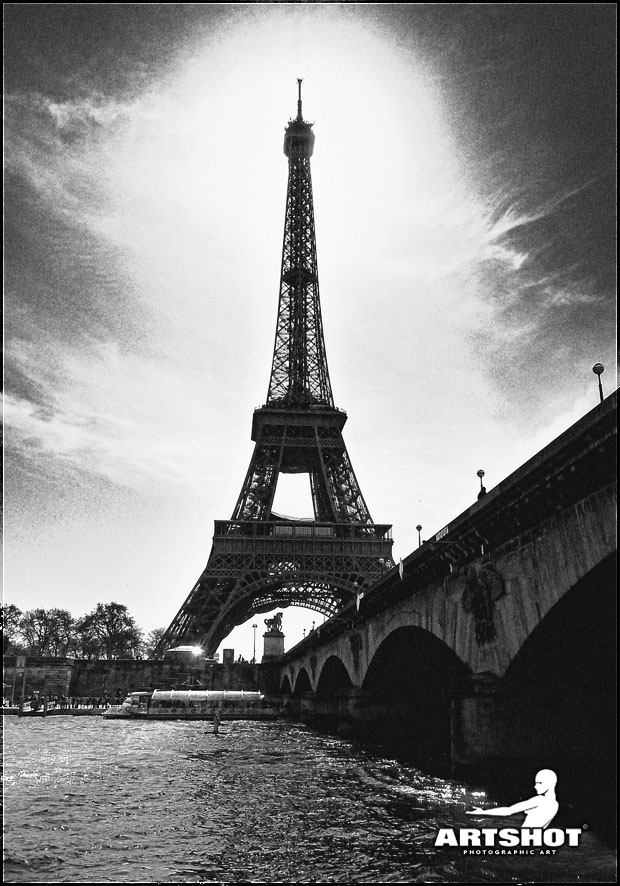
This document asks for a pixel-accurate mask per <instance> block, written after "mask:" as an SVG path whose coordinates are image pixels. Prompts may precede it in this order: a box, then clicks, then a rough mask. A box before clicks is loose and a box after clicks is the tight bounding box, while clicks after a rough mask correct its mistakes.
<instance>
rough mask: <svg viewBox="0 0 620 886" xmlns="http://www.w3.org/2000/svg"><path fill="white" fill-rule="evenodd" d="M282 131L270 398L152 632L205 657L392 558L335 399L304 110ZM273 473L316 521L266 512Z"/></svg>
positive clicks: (330, 609)
mask: <svg viewBox="0 0 620 886" xmlns="http://www.w3.org/2000/svg"><path fill="white" fill-rule="evenodd" d="M297 82H298V84H299V86H298V89H299V93H298V101H297V117H296V118H295V119H292V120H290V121H289V123H288V125H287V127H286V129H285V136H284V153H285V154H286V156H287V158H288V189H287V195H286V216H285V223H284V243H283V249H282V270H281V275H280V299H279V304H278V318H277V324H276V337H275V346H274V350H273V363H272V368H271V377H270V381H269V391H268V394H267V402H266V403H265V405H264V406H262V407H260V408H258V409H256V410H255V411H254V416H253V421H252V440H254V441H255V444H256V445H255V447H254V454H253V455H252V460H251V461H250V466H249V468H248V472H247V474H246V477H245V481H244V483H243V487H242V489H241V493H240V495H239V498H238V500H237V504H236V505H235V509H234V511H233V514H232V517H231V519H230V520H216V521H215V532H214V535H213V547H212V549H211V554H210V556H209V560H208V563H207V565H206V568H205V570H204V572H203V573H202V575H201V576H200V578H199V579H198V581H197V583H196V585H195V586H194V587H193V589H192V591H191V593H190V595H189V596H188V598H187V600H186V601H185V603H183V605H182V607H181V609H180V610H179V612H178V613H177V615H176V616H175V618H174V619H173V621H172V623H171V624H170V626H169V627H168V629H167V630H166V632H165V634H164V635H163V637H162V639H161V640H160V642H159V644H158V646H157V649H156V650H155V656H156V657H157V656H161V655H162V654H163V653H164V652H165V650H166V649H168V648H170V647H171V646H173V645H175V644H177V643H180V642H183V643H197V644H199V645H200V646H202V647H203V648H204V649H205V651H206V653H207V654H208V655H213V654H214V653H215V651H216V649H217V648H218V646H219V645H220V643H221V642H222V640H224V639H225V637H226V636H227V635H228V634H229V633H230V631H231V630H232V629H233V628H234V627H235V626H236V625H239V624H242V623H243V622H245V621H246V620H247V619H249V618H251V617H252V616H253V615H254V614H255V613H258V612H268V611H269V610H272V609H275V608H278V607H286V606H291V605H294V606H302V607H306V608H308V609H312V610H315V611H316V612H319V613H321V614H323V615H326V616H332V615H334V614H335V613H337V612H338V611H339V609H341V608H342V607H343V606H344V605H346V604H347V603H349V602H351V601H352V600H355V599H356V597H357V595H358V594H361V593H363V592H364V591H365V590H366V589H367V588H368V587H369V586H370V585H372V584H373V582H375V581H376V580H377V579H378V578H379V577H380V576H381V574H382V572H383V571H384V570H386V569H389V568H391V567H392V566H393V565H394V564H393V562H392V557H391V552H392V539H391V526H390V525H383V524H381V525H379V524H377V523H373V521H372V519H371V516H370V512H369V510H368V508H367V506H366V502H365V501H364V498H363V496H362V493H361V491H360V488H359V485H358V482H357V480H356V478H355V474H354V473H353V468H352V466H351V462H350V460H349V456H348V454H347V450H346V447H345V444H344V440H343V438H342V429H343V427H344V424H345V422H346V420H347V416H346V413H345V412H343V411H342V410H341V409H337V408H336V407H335V406H334V398H333V395H332V389H331V384H330V380H329V373H328V369H327V358H326V354H325V342H324V340H323V325H322V320H321V305H320V300H319V278H318V271H317V257H316V239H315V231H314V206H313V200H312V179H311V174H310V157H311V156H312V152H313V148H314V133H313V132H312V125H313V124H311V123H308V122H307V121H305V120H304V119H303V116H302V111H301V82H302V81H301V80H298V81H297ZM280 474H307V475H308V476H309V480H310V490H311V494H312V504H313V510H314V519H313V520H305V519H294V518H289V517H284V516H280V515H278V514H276V513H274V511H273V510H272V506H273V501H274V495H275V491H276V486H277V482H278V477H279V475H280Z"/></svg>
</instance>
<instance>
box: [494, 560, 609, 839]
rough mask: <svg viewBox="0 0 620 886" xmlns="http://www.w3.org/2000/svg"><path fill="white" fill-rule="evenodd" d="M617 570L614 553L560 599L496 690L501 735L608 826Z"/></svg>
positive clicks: (569, 797)
mask: <svg viewBox="0 0 620 886" xmlns="http://www.w3.org/2000/svg"><path fill="white" fill-rule="evenodd" d="M616 570H617V555H616V554H615V553H614V554H611V555H609V556H608V557H606V558H605V559H604V560H603V561H602V562H600V563H599V564H598V565H596V566H595V567H594V568H592V569H591V570H590V571H589V572H588V573H587V574H586V575H584V576H583V577H582V578H580V579H579V580H578V581H577V582H576V583H575V584H574V585H573V587H572V588H571V589H570V590H569V591H568V592H567V593H566V594H564V596H563V597H561V598H560V600H558V602H557V603H556V604H555V605H554V606H553V607H552V608H551V609H550V610H549V612H548V613H547V614H546V615H545V617H544V618H543V619H542V621H541V622H540V623H539V624H538V625H537V627H536V628H535V629H534V631H532V633H531V634H530V636H529V637H528V638H527V640H526V641H525V643H524V644H523V646H522V647H521V649H520V650H519V652H518V653H517V655H516V656H515V658H514V659H513V661H512V662H511V664H510V666H509V667H508V669H507V671H506V673H505V675H504V677H503V678H502V680H501V682H500V685H499V691H498V701H499V703H500V705H501V706H502V709H503V711H504V712H505V715H504V724H503V727H504V730H505V733H506V735H507V736H510V737H511V738H512V741H513V742H515V743H518V744H519V746H520V748H521V749H523V748H525V749H527V748H528V747H532V748H537V749H538V751H537V755H536V759H535V761H534V762H535V764H536V765H537V766H539V768H542V766H543V764H544V766H546V767H548V768H552V769H555V770H556V771H557V774H558V784H559V786H560V787H561V789H562V796H563V797H564V799H565V802H567V803H570V802H576V803H578V804H579V805H580V806H581V807H582V808H584V809H587V810H588V814H589V815H590V816H591V820H592V821H595V820H598V821H599V822H600V823H601V824H602V825H603V826H607V827H608V826H609V823H610V822H612V821H614V820H615V812H614V810H613V809H612V808H609V809H606V808H604V803H605V800H604V798H610V797H611V796H613V795H614V794H615V791H614V790H613V788H612V789H611V791H610V787H609V786H610V780H612V779H613V773H614V772H615V770H616V763H615V735H616V712H615V711H616V702H615V682H616V681H615V672H616V594H617V592H616ZM541 748H542V749H544V754H543V755H542V756H541V753H540V749H541Z"/></svg>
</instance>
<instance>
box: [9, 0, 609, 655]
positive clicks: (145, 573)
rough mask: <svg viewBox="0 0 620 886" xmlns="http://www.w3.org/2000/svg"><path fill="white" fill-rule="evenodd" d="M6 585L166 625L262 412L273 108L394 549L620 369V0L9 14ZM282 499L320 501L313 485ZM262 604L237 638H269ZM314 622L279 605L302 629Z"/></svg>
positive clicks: (19, 594) (461, 505) (274, 186)
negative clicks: (619, 316)
mask: <svg viewBox="0 0 620 886" xmlns="http://www.w3.org/2000/svg"><path fill="white" fill-rule="evenodd" d="M4 12H5V66H4V76H5V90H6V92H5V118H6V119H5V145H6V147H5V167H6V172H5V240H4V256H5V265H6V270H5V285H4V307H5V328H4V334H5V360H4V380H5V399H4V418H5V425H6V439H5V465H4V468H5V470H4V481H5V492H4V505H5V519H4V600H5V602H7V603H14V604H15V605H17V606H18V607H19V608H20V609H22V610H24V611H25V610H28V609H32V608H35V607H43V608H51V607H60V608H64V609H68V610H69V611H70V612H72V614H73V615H74V616H76V617H77V616H80V615H83V614H85V613H86V612H88V611H90V610H91V609H93V608H94V606H95V605H96V604H97V603H98V602H112V601H114V602H118V603H124V604H125V605H127V607H128V609H129V612H130V614H131V615H133V617H134V618H135V619H136V621H137V623H138V624H139V625H140V627H141V628H143V629H144V630H145V631H146V632H148V631H150V630H152V629H154V628H159V627H166V626H167V625H168V624H169V623H170V621H171V620H172V618H173V617H174V615H175V613H176V612H177V610H178V609H179V607H180V606H181V605H182V603H183V601H184V600H185V598H186V596H187V595H188V593H189V591H190V590H191V588H192V586H193V585H194V583H195V582H196V580H197V579H198V577H199V576H200V574H201V572H202V570H203V568H204V566H205V565H206V562H207V558H208V555H209V551H210V548H211V537H212V533H213V521H214V520H216V519H229V518H230V516H231V514H232V511H233V507H234V505H235V502H236V500H237V496H238V494H239V491H240V489H241V485H242V482H243V479H244V476H245V472H246V470H247V467H248V464H249V461H250V458H251V455H252V451H253V443H252V441H251V439H250V428H251V419H252V412H253V410H254V409H255V408H256V407H257V406H260V405H262V404H263V403H264V402H265V399H266V396H267V388H268V382H269V372H270V369H271V358H272V348H273V338H274V332H275V321H276V311H277V300H278V286H279V273H280V261H281V246H282V230H283V223H284V209H285V196H286V181H287V166H286V158H285V156H284V154H283V152H282V142H283V134H284V127H285V125H286V123H287V122H288V120H289V119H290V118H291V117H293V116H295V114H296V110H297V107H296V101H297V82H296V81H297V78H298V77H302V78H303V109H304V117H305V118H306V119H308V120H310V121H314V132H315V135H316V143H315V150H314V156H313V158H312V176H313V189H314V203H315V218H316V232H317V253H318V267H319V280H320V289H321V305H322V312H323V323H324V330H325V341H326V348H327V356H328V364H329V371H330V377H331V382H332V388H333V391H334V397H335V401H336V405H337V406H338V407H340V408H342V409H345V410H346V411H347V413H348V421H347V424H346V426H345V428H344V432H343V433H344V439H345V443H346V445H347V449H348V452H349V456H350V458H351V461H352V464H353V468H354V470H355V473H356V476H357V479H358V481H359V484H360V487H361V489H362V492H363V495H364V498H365V500H366V502H367V504H368V506H369V509H370V512H371V514H372V517H373V519H374V520H375V521H376V522H378V523H391V524H392V525H393V537H394V558H395V560H396V561H398V559H399V558H401V557H405V556H407V554H409V553H410V552H411V551H412V550H413V549H414V548H415V547H417V540H418V534H417V531H416V529H415V527H416V525H417V524H421V525H422V527H423V529H422V538H428V537H431V536H432V535H433V534H434V533H436V532H437V531H438V530H439V529H441V528H442V527H443V526H445V525H446V524H448V523H449V522H450V521H451V520H453V519H454V518H455V517H456V516H457V515H458V514H459V513H461V512H462V511H463V510H464V509H466V508H467V507H469V506H470V505H471V504H472V503H473V502H474V501H475V499H476V495H477V492H478V489H479V481H478V478H477V476H476V472H477V470H478V469H480V468H482V469H484V471H485V478H484V482H485V486H486V487H487V489H492V488H493V487H494V486H495V485H497V484H498V483H499V482H501V481H502V480H503V479H504V478H505V477H506V476H508V475H509V474H510V473H511V472H512V471H514V470H516V469H517V468H518V467H519V466H520V465H521V464H522V463H523V462H524V461H526V460H527V459H528V458H530V457H531V456H533V455H534V454H535V453H536V452H538V451H539V450H540V449H541V448H542V447H543V446H545V445H546V444H547V443H549V442H550V441H551V440H553V439H554V438H555V437H556V436H558V435H559V434H560V433H561V432H562V431H564V430H565V429H567V428H568V427H570V426H571V425H572V424H573V423H574V422H575V421H577V420H578V419H579V418H580V417H581V416H582V415H584V414H585V413H586V412H588V411H589V410H590V409H592V408H594V407H595V406H596V404H597V402H598V393H597V387H596V378H595V376H594V375H593V373H592V366H593V364H594V363H596V362H602V363H603V364H604V366H605V372H604V374H603V376H602V382H603V387H604V391H605V394H606V395H607V394H609V393H611V392H612V390H614V389H615V386H616V375H615V365H616V360H615V353H616V344H615V322H616V314H615V310H616V307H615V306H616V303H615V296H614V286H615V102H616V96H615V51H616V47H615V41H614V34H615V6H614V5H611V4H596V3H591V4H587V5H586V4H576V5H572V4H540V5H536V6H534V5H529V4H407V3H400V4H389V3H386V4H337V3H333V4H332V3H326V4H322V3H316V4H289V3H265V4H248V5H243V4H232V5H227V4H208V3H207V4H166V5H160V4H150V5H147V4H132V3H128V4H72V3H69V4H11V3H9V4H5V7H4ZM298 481H299V478H295V477H290V476H289V477H286V476H285V477H282V478H281V480H280V483H279V485H278V490H277V494H276V502H275V509H276V510H277V511H279V512H280V513H286V514H294V515H296V516H309V515H310V492H309V488H307V486H306V482H305V481H306V478H304V485H303V487H300V486H299V482H298ZM266 617H267V615H266V614H265V615H263V614H261V615H257V616H256V617H255V618H254V619H252V620H250V622H248V623H247V624H246V625H245V626H241V627H239V628H236V629H235V631H234V632H233V633H232V634H231V635H230V636H229V637H228V638H227V640H226V641H225V642H224V644H223V646H225V647H232V648H234V649H235V653H236V654H241V655H243V656H244V657H246V658H251V657H252V655H253V639H254V631H253V629H252V626H251V625H252V624H257V626H258V638H257V650H256V651H257V655H258V656H260V654H261V651H262V649H261V646H260V644H261V634H262V632H263V619H264V618H266ZM322 618H323V617H322V616H319V615H318V614H317V613H315V612H312V611H310V610H304V609H297V610H293V609H292V608H290V609H287V610H285V612H284V619H283V630H284V633H285V635H286V640H285V644H286V647H287V648H290V646H292V645H293V644H294V643H295V642H297V641H298V640H299V639H301V637H302V635H303V632H304V630H307V629H309V628H310V626H311V625H312V622H313V621H315V622H316V623H317V624H318V623H320V622H321V621H322Z"/></svg>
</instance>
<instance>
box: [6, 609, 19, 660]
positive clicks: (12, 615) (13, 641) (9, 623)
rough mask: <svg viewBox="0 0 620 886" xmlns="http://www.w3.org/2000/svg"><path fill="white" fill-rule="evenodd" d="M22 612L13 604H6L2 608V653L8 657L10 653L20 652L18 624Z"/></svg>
mask: <svg viewBox="0 0 620 886" xmlns="http://www.w3.org/2000/svg"><path fill="white" fill-rule="evenodd" d="M21 618H22V611H21V609H18V608H17V606H15V604H14V603H7V604H6V605H4V606H3V607H2V652H3V654H4V655H8V654H10V653H11V652H14V651H17V652H21V651H22V646H21V644H20V642H19V641H20V639H21V635H20V630H19V623H20V621H21Z"/></svg>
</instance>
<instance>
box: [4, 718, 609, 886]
mask: <svg viewBox="0 0 620 886" xmlns="http://www.w3.org/2000/svg"><path fill="white" fill-rule="evenodd" d="M210 729H211V726H210V724H209V723H204V722H194V723H190V722H172V723H165V722H149V723H142V722H135V721H134V722H132V721H129V722H125V721H118V720H117V721H113V720H103V719H102V718H101V717H69V716H56V717H48V718H46V719H37V720H34V719H26V718H19V719H18V718H17V717H14V716H13V717H6V718H5V726H4V738H5V743H4V748H5V794H4V799H5V845H4V852H5V862H4V877H5V881H6V882H8V883H99V882H104V883H487V882H496V883H497V882H500V883H510V882H514V883H523V882H528V883H556V882H557V883H559V882H569V883H573V882H590V883H603V882H615V881H616V873H615V856H614V854H613V852H612V851H611V850H610V849H608V848H606V847H605V846H604V845H603V844H602V843H601V842H600V841H599V840H598V838H597V837H596V836H595V834H594V833H593V832H592V831H591V830H589V831H584V832H583V834H582V839H581V843H580V846H579V847H578V848H575V849H571V848H566V847H565V848H562V849H558V850H557V852H556V854H555V856H552V857H549V856H539V855H538V854H536V855H534V856H525V857H518V858H517V857H500V856H495V855H493V856H482V857H481V856H463V854H462V850H459V849H451V848H439V847H438V848H435V847H434V841H435V837H436V835H437V832H438V829H439V828H446V827H455V828H459V827H472V824H473V823H474V820H473V819H472V818H471V817H467V816H466V815H465V810H466V809H467V808H470V807H471V806H472V805H478V804H482V805H484V804H485V802H488V801H487V798H486V797H485V796H484V794H481V793H479V792H475V791H473V790H472V789H471V788H469V787H467V786H466V785H465V784H463V783H460V782H458V781H452V780H449V779H442V778H436V777H431V776H428V775H425V774H423V773H422V772H420V771H419V770H418V769H416V768H414V767H413V766H411V765H407V764H405V763H403V762H399V761H398V760H396V759H394V758H390V757H384V756H381V753H380V752H378V751H375V750H371V749H368V748H367V747H364V746H362V745H361V744H358V743H356V742H354V741H350V740H347V739H343V738H340V737H334V736H329V735H324V734H317V733H316V732H313V731H312V730H310V729H308V728H306V727H304V726H300V725H294V724H290V723H256V722H230V723H224V724H222V728H221V731H220V734H219V735H217V736H215V735H213V734H212V733H211V731H210ZM560 799H561V797H560ZM477 823H478V825H479V826H480V827H489V826H498V823H499V824H504V825H508V824H509V825H511V826H513V827H514V826H515V822H514V821H511V822H505V820H503V819H493V820H491V821H489V819H486V820H485V822H484V823H481V822H477Z"/></svg>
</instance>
